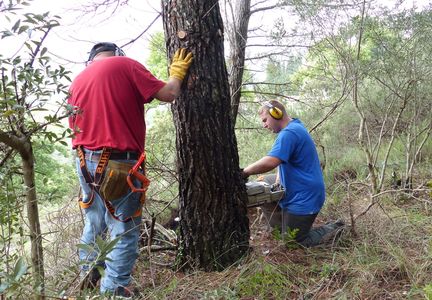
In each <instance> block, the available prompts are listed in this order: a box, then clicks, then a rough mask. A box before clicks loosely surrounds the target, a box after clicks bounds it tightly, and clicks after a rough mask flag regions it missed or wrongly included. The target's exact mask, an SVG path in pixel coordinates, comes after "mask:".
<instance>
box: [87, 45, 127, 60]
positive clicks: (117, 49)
mask: <svg viewBox="0 0 432 300" xmlns="http://www.w3.org/2000/svg"><path fill="white" fill-rule="evenodd" d="M103 51H112V52H114V55H115V56H125V53H124V52H123V50H122V49H121V48H120V47H119V46H117V45H116V44H114V43H106V42H104V43H98V44H96V45H94V46H93V48H92V49H91V51H90V55H89V58H88V61H92V60H93V58H94V57H95V56H96V55H97V54H99V53H100V52H103Z"/></svg>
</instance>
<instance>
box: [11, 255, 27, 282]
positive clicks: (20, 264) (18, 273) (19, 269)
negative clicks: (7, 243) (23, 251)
mask: <svg viewBox="0 0 432 300" xmlns="http://www.w3.org/2000/svg"><path fill="white" fill-rule="evenodd" d="M25 273H27V264H26V262H25V260H24V258H23V257H20V258H19V259H18V261H17V262H16V264H15V267H14V272H13V277H14V279H15V281H18V280H19V279H20V278H21V277H22V276H23V275H24V274H25Z"/></svg>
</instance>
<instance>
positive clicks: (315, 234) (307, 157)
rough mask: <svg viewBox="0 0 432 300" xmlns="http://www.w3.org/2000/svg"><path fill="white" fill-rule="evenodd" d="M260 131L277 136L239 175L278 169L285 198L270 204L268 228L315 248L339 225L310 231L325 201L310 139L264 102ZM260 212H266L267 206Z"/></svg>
mask: <svg viewBox="0 0 432 300" xmlns="http://www.w3.org/2000/svg"><path fill="white" fill-rule="evenodd" d="M259 116H260V118H261V121H262V123H263V126H264V128H267V129H269V130H270V131H272V132H273V133H277V134H278V136H277V138H276V141H275V142H274V144H273V147H272V149H271V150H270V152H269V153H268V154H267V155H266V156H264V157H263V158H261V159H260V160H258V161H256V162H254V163H252V164H250V165H249V166H247V167H246V168H244V170H243V176H244V177H248V176H250V175H254V174H262V173H266V172H268V171H271V170H273V169H274V168H276V167H279V168H278V177H277V178H276V182H278V183H279V182H280V184H281V185H282V186H283V187H284V188H285V195H284V197H283V198H282V199H281V200H280V201H279V203H278V204H279V206H277V204H275V205H274V208H273V211H274V216H273V218H270V219H271V221H270V224H271V225H272V226H276V225H279V227H281V229H282V232H283V233H285V232H286V231H287V229H288V228H289V229H290V230H291V232H293V230H298V231H297V233H296V236H295V237H296V241H297V242H299V243H300V244H301V245H303V246H305V247H312V246H316V245H318V244H320V243H322V242H323V240H325V239H326V238H327V237H328V236H329V235H330V234H331V233H333V232H335V231H336V230H337V229H338V228H339V227H341V226H343V223H342V222H340V221H339V222H336V223H332V224H326V225H324V226H321V227H317V228H314V229H311V228H312V224H313V222H314V221H315V218H316V216H317V215H318V213H319V211H320V210H321V207H322V206H323V204H324V200H325V185H324V180H323V175H322V172H321V166H320V162H319V158H318V153H317V151H316V147H315V143H314V142H313V140H312V137H311V136H310V134H309V132H308V131H307V129H306V128H305V127H304V125H303V123H302V122H300V120H298V119H294V118H291V117H290V116H288V114H287V113H286V110H285V107H284V106H283V105H282V104H281V103H280V102H278V101H270V102H266V103H264V105H263V106H262V107H261V109H260V110H259ZM266 208H267V209H266V210H264V211H265V212H267V216H268V212H269V207H268V206H267V207H266Z"/></svg>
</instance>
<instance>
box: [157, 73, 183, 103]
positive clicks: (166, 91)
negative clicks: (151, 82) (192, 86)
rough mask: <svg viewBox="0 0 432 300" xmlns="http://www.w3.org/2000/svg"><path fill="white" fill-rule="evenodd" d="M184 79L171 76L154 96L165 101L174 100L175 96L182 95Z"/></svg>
mask: <svg viewBox="0 0 432 300" xmlns="http://www.w3.org/2000/svg"><path fill="white" fill-rule="evenodd" d="M181 84H182V81H181V80H179V79H177V78H174V77H170V78H169V79H168V82H167V83H166V84H165V85H164V86H163V87H162V88H161V89H160V90H159V91H158V92H157V93H156V94H154V97H155V98H156V99H158V100H160V101H163V102H172V101H173V100H174V99H175V98H177V97H178V95H180V88H181Z"/></svg>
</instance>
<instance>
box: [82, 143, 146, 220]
mask: <svg viewBox="0 0 432 300" xmlns="http://www.w3.org/2000/svg"><path fill="white" fill-rule="evenodd" d="M77 154H78V158H79V160H80V169H81V173H82V175H83V176H84V179H85V181H86V183H87V184H88V185H89V186H90V187H91V194H90V196H89V197H90V199H89V201H88V202H85V203H84V202H83V201H82V199H80V201H79V204H80V206H81V207H82V208H88V207H90V205H91V204H92V202H93V200H94V193H95V192H96V193H98V194H99V195H100V196H101V198H102V199H103V201H104V203H105V207H106V208H107V210H108V211H109V212H110V214H111V216H112V217H113V218H114V219H116V220H118V221H121V222H128V221H129V220H131V219H132V218H134V217H137V216H139V215H141V208H139V209H138V210H137V211H136V212H135V214H134V215H133V216H131V217H128V218H126V219H125V220H120V219H119V218H118V217H116V216H115V208H114V206H113V205H112V203H111V202H112V201H114V200H116V199H119V198H121V197H122V196H124V195H126V194H127V192H128V190H129V188H130V189H131V192H133V193H142V195H141V199H140V200H141V205H143V204H144V202H145V192H146V191H147V189H148V186H149V185H150V180H148V178H147V177H146V176H145V175H144V174H143V173H144V165H145V158H146V156H145V153H142V154H141V156H140V157H139V159H138V155H137V154H136V153H134V152H113V151H112V149H110V148H103V150H102V153H100V154H98V153H85V152H84V150H83V149H82V146H78V148H77ZM86 159H87V160H92V161H97V162H98V165H97V167H96V171H95V174H94V176H92V175H91V174H90V172H89V171H88V169H87V166H86ZM114 159H116V160H128V159H130V160H134V159H138V161H137V163H136V164H135V165H134V164H131V163H125V162H118V161H115V160H114ZM133 177H135V178H136V179H137V180H138V181H139V182H140V183H141V187H136V186H135V185H134V180H133Z"/></svg>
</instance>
